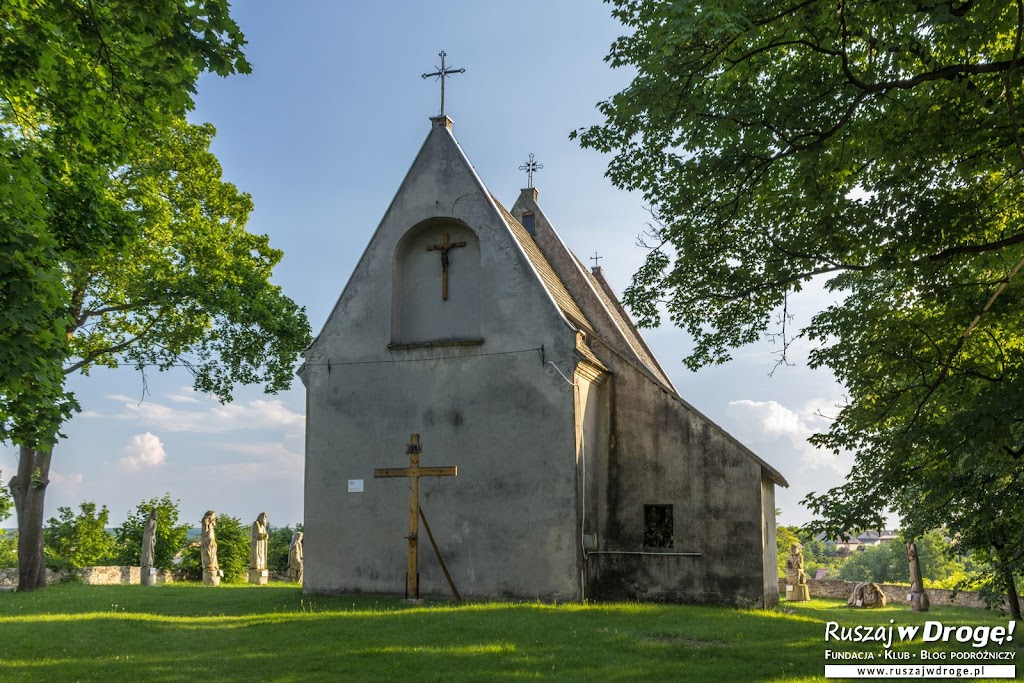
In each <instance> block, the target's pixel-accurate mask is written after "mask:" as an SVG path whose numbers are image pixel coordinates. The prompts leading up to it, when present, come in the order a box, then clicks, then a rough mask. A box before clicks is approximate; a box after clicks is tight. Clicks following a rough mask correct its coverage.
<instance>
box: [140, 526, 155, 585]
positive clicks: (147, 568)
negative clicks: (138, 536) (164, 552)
mask: <svg viewBox="0 0 1024 683" xmlns="http://www.w3.org/2000/svg"><path fill="white" fill-rule="evenodd" d="M155 557H156V508H153V509H152V510H150V512H149V519H147V520H146V528H145V530H144V531H143V532H142V557H141V561H140V562H139V564H140V565H141V570H142V576H141V580H142V585H143V586H153V585H155V584H156V571H155V567H154V566H153V562H154V558H155Z"/></svg>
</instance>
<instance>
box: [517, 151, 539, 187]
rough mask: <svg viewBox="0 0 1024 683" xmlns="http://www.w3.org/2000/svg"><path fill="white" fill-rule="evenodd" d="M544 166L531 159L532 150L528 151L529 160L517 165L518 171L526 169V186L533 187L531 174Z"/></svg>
mask: <svg viewBox="0 0 1024 683" xmlns="http://www.w3.org/2000/svg"><path fill="white" fill-rule="evenodd" d="M542 168H544V164H538V163H537V162H536V161H534V160H533V152H530V160H529V161H527V162H526V163H525V164H523V165H522V166H520V167H519V170H520V171H526V187H533V174H534V172H535V171H539V170H540V169H542Z"/></svg>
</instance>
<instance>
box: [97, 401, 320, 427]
mask: <svg viewBox="0 0 1024 683" xmlns="http://www.w3.org/2000/svg"><path fill="white" fill-rule="evenodd" d="M107 398H109V399H111V400H112V401H117V402H119V403H122V404H123V405H122V410H121V412H120V413H119V414H117V415H114V417H116V418H118V419H134V420H138V421H139V422H141V423H142V424H143V425H145V426H147V427H149V426H152V427H154V428H156V429H160V430H163V431H168V432H204V433H212V432H228V431H232V430H253V429H270V428H281V427H283V428H292V429H299V430H301V428H302V425H303V424H304V422H305V417H304V416H302V415H300V414H299V413H296V412H294V411H292V410H291V409H289V408H288V407H287V406H286V405H285V404H284V403H283V402H282V401H280V400H277V399H275V400H271V401H265V400H260V399H257V400H253V401H249V402H247V403H227V404H224V405H221V404H220V403H217V402H216V401H215V400H213V399H207V401H201V400H200V399H197V398H195V397H194V396H188V395H187V394H183V393H178V394H175V395H172V396H170V397H168V398H169V400H171V401H175V402H178V403H184V404H189V405H191V404H196V407H195V408H191V407H186V406H180V407H179V406H168V405H165V404H162V403H157V402H155V401H143V402H141V403H140V402H139V401H138V400H136V399H134V398H131V397H129V396H124V395H119V394H114V395H111V396H108V397H107ZM204 404H205V405H204Z"/></svg>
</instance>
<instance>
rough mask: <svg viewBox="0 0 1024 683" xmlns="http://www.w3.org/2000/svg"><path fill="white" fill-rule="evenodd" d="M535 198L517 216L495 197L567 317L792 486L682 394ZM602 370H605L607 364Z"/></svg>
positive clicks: (523, 200) (518, 206) (524, 198)
mask: <svg viewBox="0 0 1024 683" xmlns="http://www.w3.org/2000/svg"><path fill="white" fill-rule="evenodd" d="M536 199H537V191H536V190H535V189H533V188H527V189H524V190H523V191H522V193H521V194H520V196H519V200H518V201H516V203H515V206H513V208H512V213H510V212H508V211H506V210H505V208H504V207H503V206H501V204H500V202H498V201H497V200H496V199H495V200H494V203H495V204H496V205H497V206H498V207H499V209H500V210H501V212H502V215H503V217H504V218H505V222H506V223H507V224H508V226H509V229H510V230H511V231H512V234H513V235H514V236H515V237H516V240H517V241H518V242H519V243H520V246H521V247H522V248H523V250H524V251H525V252H526V253H527V254H528V256H529V258H530V260H531V262H532V263H533V264H534V267H535V268H536V269H537V271H538V273H545V274H542V275H541V279H542V280H543V281H544V283H545V285H547V286H548V288H549V291H550V292H551V295H552V298H554V299H555V301H556V302H558V305H559V308H561V310H562V311H563V313H565V314H566V316H567V317H568V318H569V319H570V320H571V321H573V322H574V323H576V324H578V325H580V326H581V327H583V328H584V329H585V331H586V332H587V333H588V334H591V335H594V336H595V337H596V339H597V340H599V341H600V343H601V345H602V346H604V347H605V348H607V350H609V351H611V352H612V353H615V354H616V355H617V356H619V357H620V358H622V359H624V360H625V361H626V362H628V363H629V364H630V365H632V366H633V367H634V368H636V369H637V370H639V371H640V372H642V373H643V374H645V375H646V376H647V377H648V378H649V379H650V380H652V381H653V382H654V383H655V384H658V385H660V386H661V388H662V389H663V390H664V391H666V392H667V393H668V394H669V395H671V396H672V398H673V399H674V400H676V401H678V402H679V403H680V404H682V405H683V406H684V407H685V408H686V409H687V410H689V411H690V412H692V413H694V414H696V415H699V416H700V417H701V418H702V419H704V420H705V421H706V422H707V423H708V424H709V425H711V426H713V427H714V428H715V429H717V430H718V431H719V432H720V433H721V434H722V435H723V436H724V437H725V438H727V439H728V440H729V441H731V442H732V443H734V444H735V445H736V446H737V447H739V448H740V449H741V450H742V451H743V452H745V453H746V454H747V455H748V456H749V457H750V458H752V459H753V460H754V461H755V462H757V463H758V464H759V465H760V466H761V467H762V468H763V471H764V472H766V473H767V475H768V476H769V477H770V478H771V479H772V480H774V481H775V482H776V483H777V484H779V485H780V486H787V487H788V486H789V483H788V482H787V481H786V479H785V477H783V476H782V474H781V473H780V472H779V471H778V470H776V469H775V468H774V467H772V466H771V465H769V464H768V463H767V462H765V461H764V460H763V459H762V458H761V457H759V456H758V455H757V454H756V453H754V452H753V451H751V450H750V449H749V448H747V446H745V445H744V444H743V443H742V442H740V441H739V440H737V439H736V438H735V437H734V436H732V434H730V433H729V432H728V431H726V430H725V429H723V428H722V427H721V426H719V425H718V424H716V423H715V422H714V421H713V420H711V419H710V418H708V417H707V416H706V415H704V414H703V413H701V412H700V411H699V410H697V409H696V408H694V407H693V406H692V405H691V404H690V403H689V402H687V401H686V400H685V399H683V397H682V396H680V394H679V392H678V390H676V388H675V387H674V386H673V385H672V382H671V380H669V378H668V374H667V373H666V372H665V370H664V369H663V368H662V367H661V365H660V364H659V363H658V361H657V359H656V358H655V357H654V352H653V351H651V348H650V347H649V346H648V345H647V342H646V341H644V338H643V337H642V336H641V335H640V332H639V331H638V330H637V329H636V326H635V325H634V324H633V321H632V319H631V318H630V317H629V314H628V313H626V310H625V309H624V308H623V307H622V304H621V303H619V300H618V297H616V295H615V292H614V291H613V290H612V288H611V286H610V285H609V284H608V282H607V281H606V280H605V279H604V276H603V275H602V274H601V269H600V268H596V269H595V270H594V271H591V270H589V269H588V268H587V267H586V266H584V265H583V263H582V262H581V261H580V260H579V258H578V257H577V256H576V254H574V253H573V252H572V251H571V250H570V249H569V248H568V247H567V246H566V245H565V243H564V242H563V241H562V239H561V238H560V237H559V236H558V234H557V233H556V232H555V230H554V228H553V227H552V226H551V223H550V222H549V221H548V220H547V217H546V216H544V213H543V211H541V209H540V207H539V206H538V205H537V202H536ZM526 213H530V214H533V216H534V219H533V227H534V235H531V234H530V233H529V232H528V231H527V230H526V228H524V227H523V225H522V224H521V223H520V222H519V221H518V220H517V219H516V216H517V215H523V214H526ZM549 283H553V284H549ZM584 311H586V313H587V314H589V319H588V318H587V317H586V316H585V315H584ZM591 321H592V322H591ZM577 349H578V350H579V351H580V352H581V354H582V355H584V357H585V358H587V359H588V360H590V361H591V362H594V361H595V360H596V361H597V363H601V361H600V360H599V359H597V358H596V356H595V354H594V353H593V351H590V349H589V348H587V346H586V345H585V344H578V345H577ZM584 349H586V351H589V355H588V354H587V353H585V352H584ZM591 357H593V358H591ZM600 367H602V368H604V367H606V366H605V365H604V364H603V363H602V364H601V366H600Z"/></svg>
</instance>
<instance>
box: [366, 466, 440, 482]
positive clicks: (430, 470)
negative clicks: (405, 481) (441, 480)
mask: <svg viewBox="0 0 1024 683" xmlns="http://www.w3.org/2000/svg"><path fill="white" fill-rule="evenodd" d="M457 476H459V468H458V466H453V467H381V468H378V469H375V470H374V471H373V478H374V479H382V478H385V477H457Z"/></svg>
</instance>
